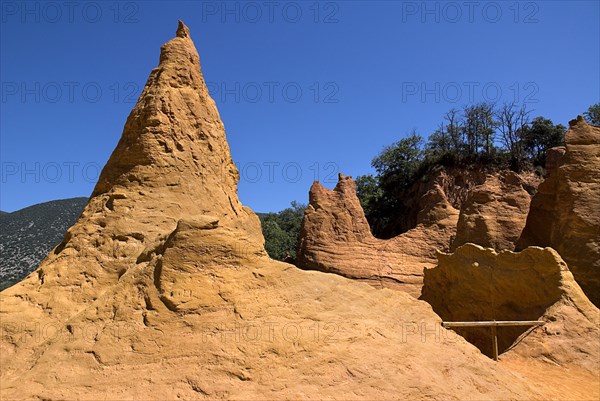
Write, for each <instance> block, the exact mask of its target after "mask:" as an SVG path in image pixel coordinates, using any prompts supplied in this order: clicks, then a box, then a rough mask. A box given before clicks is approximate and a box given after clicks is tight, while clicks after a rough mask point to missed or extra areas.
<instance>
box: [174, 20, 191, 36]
mask: <svg viewBox="0 0 600 401" xmlns="http://www.w3.org/2000/svg"><path fill="white" fill-rule="evenodd" d="M176 35H177V37H178V38H189V37H190V29H189V28H188V27H187V26H186V25H185V24H184V23H183V21H182V20H179V25H178V26H177V33H176Z"/></svg>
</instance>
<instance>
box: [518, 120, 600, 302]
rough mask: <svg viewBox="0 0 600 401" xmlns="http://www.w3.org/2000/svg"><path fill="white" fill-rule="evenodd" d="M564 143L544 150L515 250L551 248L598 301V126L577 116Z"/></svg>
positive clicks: (599, 253)
mask: <svg viewBox="0 0 600 401" xmlns="http://www.w3.org/2000/svg"><path fill="white" fill-rule="evenodd" d="M569 125H570V127H569V130H568V131H567V134H566V136H565V142H566V147H565V148H557V149H551V150H550V151H549V152H548V162H547V163H548V166H547V167H548V177H547V178H546V180H545V181H544V182H543V183H542V184H540V186H539V188H538V193H537V194H536V195H535V196H534V198H533V200H532V202H531V211H530V212H529V215H528V217H527V223H526V225H525V228H524V230H523V233H522V235H521V238H520V240H519V242H518V245H517V248H518V249H523V248H525V247H527V246H531V245H536V246H542V247H546V246H549V247H552V248H554V249H556V250H557V251H558V253H559V254H560V255H561V257H562V258H563V259H564V261H565V262H567V265H568V266H569V270H571V272H572V273H573V276H575V280H577V283H578V284H579V285H580V286H581V288H582V289H583V291H584V292H585V293H586V295H587V296H588V297H589V298H590V300H591V301H592V302H593V303H594V304H595V305H596V306H598V305H600V127H595V126H593V125H589V124H587V123H586V122H585V120H584V119H583V118H582V117H581V116H580V117H578V118H577V119H576V120H572V121H571V122H570V123H569Z"/></svg>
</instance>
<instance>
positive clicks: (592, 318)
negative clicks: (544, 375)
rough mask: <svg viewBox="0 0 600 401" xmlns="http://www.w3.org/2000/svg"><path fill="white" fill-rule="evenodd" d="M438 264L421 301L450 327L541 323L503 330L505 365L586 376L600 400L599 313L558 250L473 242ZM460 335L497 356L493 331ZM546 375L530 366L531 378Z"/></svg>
mask: <svg viewBox="0 0 600 401" xmlns="http://www.w3.org/2000/svg"><path fill="white" fill-rule="evenodd" d="M438 258H439V264H438V266H437V267H435V268H433V269H427V270H426V271H425V280H424V285H423V295H422V297H421V299H423V300H425V301H427V302H428V303H430V304H431V305H432V307H433V310H434V311H435V312H436V313H437V314H438V315H439V316H440V317H441V318H442V319H443V320H444V321H482V320H542V321H544V322H545V325H544V326H541V327H499V328H498V348H499V351H500V352H505V351H507V352H506V353H505V354H504V355H501V360H504V359H508V360H510V361H512V364H513V365H514V366H523V363H530V364H533V363H534V362H538V363H539V362H542V363H548V364H552V365H554V366H560V367H563V368H566V369H568V370H571V371H572V372H573V371H578V372H583V376H584V377H587V378H588V379H587V380H588V382H587V383H586V386H587V388H588V389H590V390H592V393H591V394H596V397H597V396H598V395H597V394H598V389H599V388H600V387H599V385H600V379H599V378H598V372H599V371H600V341H599V338H600V311H599V310H598V308H596V307H595V306H594V305H593V304H592V303H591V302H590V301H589V300H588V298H587V297H586V296H585V294H584V293H583V291H582V290H581V288H580V287H579V286H578V285H577V283H576V282H575V280H574V278H573V275H572V274H571V272H570V271H569V270H568V267H567V264H566V263H565V262H564V261H563V260H562V259H561V257H560V256H559V255H558V253H557V252H556V251H555V250H553V249H552V248H545V249H543V248H538V247H529V248H527V249H525V250H523V251H522V252H519V253H514V252H510V251H502V252H500V253H497V252H495V251H494V250H493V249H491V248H485V249H484V248H482V247H480V246H477V245H473V244H466V245H463V246H461V247H459V248H458V249H457V250H456V252H455V253H453V254H445V253H440V254H439V255H438ZM455 331H456V332H458V333H460V334H461V335H462V336H463V337H465V338H466V339H467V340H469V341H470V342H471V343H473V344H475V345H476V346H477V347H478V348H479V349H481V350H482V352H484V353H485V354H487V355H491V353H492V350H491V347H492V345H491V334H490V328H456V329H455ZM533 366H535V365H533ZM543 369H545V367H544V366H537V367H535V368H531V367H530V369H529V370H527V372H528V373H529V374H532V373H533V374H535V373H534V372H535V371H536V370H543ZM527 372H526V373H527ZM566 372H567V371H565V372H564V373H563V375H567V373H566ZM573 376H577V375H573ZM594 389H595V393H594V392H593V391H594Z"/></svg>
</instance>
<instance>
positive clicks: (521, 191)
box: [297, 169, 538, 297]
mask: <svg viewBox="0 0 600 401" xmlns="http://www.w3.org/2000/svg"><path fill="white" fill-rule="evenodd" d="M537 184H538V179H537V178H536V177H535V176H534V175H533V174H530V175H521V176H520V175H517V174H515V173H512V172H509V171H503V172H489V173H487V174H486V173H485V172H481V171H479V172H478V171H475V170H458V169H451V170H449V171H445V170H441V171H438V172H437V174H436V176H435V178H433V179H431V180H429V181H427V182H419V183H417V184H415V185H416V187H415V188H414V195H415V196H418V198H417V199H413V200H411V204H412V206H411V207H412V208H413V209H416V210H419V211H418V213H416V214H415V216H414V219H415V224H416V226H415V227H414V228H412V229H410V230H408V231H407V232H405V233H403V234H400V235H398V236H396V237H393V238H390V239H386V240H381V239H378V238H375V237H374V236H373V235H372V234H371V231H370V229H369V223H368V222H367V219H366V218H365V215H364V212H363V210H362V207H361V205H360V201H359V200H358V197H357V196H356V184H355V183H354V181H353V180H352V179H351V177H344V176H343V175H340V179H339V182H338V184H337V186H336V187H335V189H333V190H332V191H330V190H327V189H325V188H324V187H323V186H322V185H320V184H319V183H318V182H316V183H315V184H313V186H312V188H311V189H310V193H309V206H308V208H307V210H306V211H305V215H304V221H303V226H302V230H301V232H300V243H299V248H298V261H297V263H298V266H300V267H301V268H304V269H312V270H319V271H324V272H330V273H337V274H341V275H342V276H345V277H350V278H354V279H359V280H362V281H367V282H369V283H371V284H373V285H376V286H384V287H389V288H394V289H400V290H403V291H407V292H408V293H409V294H411V295H413V296H415V297H418V296H420V294H421V286H422V282H423V269H424V268H428V267H434V266H435V265H436V263H437V260H436V256H435V252H436V250H449V249H455V248H456V247H457V246H459V245H462V244H464V243H466V242H473V243H477V244H480V245H484V246H494V247H496V248H497V249H511V250H512V249H514V244H515V242H516V240H517V239H518V238H519V235H520V234H521V231H522V229H523V226H524V225H525V219H526V216H527V212H528V210H529V203H530V200H531V195H530V193H529V192H532V191H533V190H534V189H535V187H536V186H537ZM459 210H460V212H459ZM459 216H460V217H459ZM457 227H458V230H457Z"/></svg>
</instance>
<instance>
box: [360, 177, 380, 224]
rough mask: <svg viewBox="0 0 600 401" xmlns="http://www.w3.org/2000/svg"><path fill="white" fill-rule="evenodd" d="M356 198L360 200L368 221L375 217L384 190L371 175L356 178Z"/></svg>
mask: <svg viewBox="0 0 600 401" xmlns="http://www.w3.org/2000/svg"><path fill="white" fill-rule="evenodd" d="M356 196H358V199H359V200H360V205H361V206H362V208H363V210H364V212H365V215H366V216H367V219H369V217H370V216H373V215H374V214H375V213H376V211H377V209H378V206H379V203H380V201H381V198H382V196H383V190H382V189H381V187H380V186H379V181H378V180H377V178H375V177H373V176H372V175H371V174H367V175H359V176H358V177H356Z"/></svg>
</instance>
